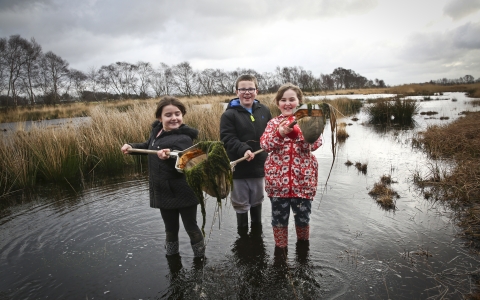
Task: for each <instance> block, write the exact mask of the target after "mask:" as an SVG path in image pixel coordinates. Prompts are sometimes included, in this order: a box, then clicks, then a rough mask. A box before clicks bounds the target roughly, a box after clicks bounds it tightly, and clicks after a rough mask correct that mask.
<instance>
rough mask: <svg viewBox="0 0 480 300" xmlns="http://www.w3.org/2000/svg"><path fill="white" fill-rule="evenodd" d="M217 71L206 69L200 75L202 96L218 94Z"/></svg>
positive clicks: (199, 81)
mask: <svg viewBox="0 0 480 300" xmlns="http://www.w3.org/2000/svg"><path fill="white" fill-rule="evenodd" d="M217 78H218V74H217V70H214V69H205V70H203V71H202V72H199V73H198V83H199V85H200V94H204V95H215V94H217V93H218V88H217Z"/></svg>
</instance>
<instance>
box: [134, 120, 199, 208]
mask: <svg viewBox="0 0 480 300" xmlns="http://www.w3.org/2000/svg"><path fill="white" fill-rule="evenodd" d="M162 128H163V125H162V123H161V122H159V121H155V122H154V123H153V124H152V132H151V134H150V138H149V139H148V140H147V141H146V142H145V143H131V144H130V145H131V146H132V147H133V148H137V149H149V150H161V149H167V148H168V149H171V150H179V151H182V150H184V149H186V148H188V147H190V146H192V145H193V139H195V138H196V137H197V135H198V130H196V129H194V128H191V127H188V126H187V125H185V124H182V125H181V126H180V127H179V128H178V129H175V130H171V131H163V132H162V133H161V134H160V136H158V137H157V134H158V132H159V131H160V130H161V129H162ZM175 162H176V160H175V159H173V158H171V159H167V160H161V159H160V158H158V156H157V155H154V154H148V172H149V191H150V207H153V208H162V209H176V208H182V207H188V206H192V205H197V204H199V201H198V199H197V197H196V196H195V193H194V192H193V190H192V189H191V188H190V186H189V185H188V184H187V181H186V179H185V175H184V174H183V173H180V172H178V171H177V170H176V169H175Z"/></svg>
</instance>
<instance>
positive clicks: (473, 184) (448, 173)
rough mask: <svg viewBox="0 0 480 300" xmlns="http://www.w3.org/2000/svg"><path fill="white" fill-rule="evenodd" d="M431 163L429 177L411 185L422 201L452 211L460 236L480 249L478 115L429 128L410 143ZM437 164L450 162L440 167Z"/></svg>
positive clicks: (479, 141) (479, 136)
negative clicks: (417, 189)
mask: <svg viewBox="0 0 480 300" xmlns="http://www.w3.org/2000/svg"><path fill="white" fill-rule="evenodd" d="M414 142H415V143H419V144H418V145H420V146H421V147H423V149H424V150H425V151H426V152H427V153H428V154H429V155H430V157H431V158H432V159H433V163H432V165H431V167H430V172H429V174H425V175H420V174H415V176H414V181H415V182H416V184H417V185H418V186H419V187H421V188H422V189H423V192H424V195H425V197H426V198H431V199H434V200H436V201H442V202H445V203H448V205H450V206H451V207H453V208H455V211H456V212H457V216H458V224H459V225H460V226H461V227H462V228H463V234H464V235H465V237H466V238H467V239H468V240H469V241H470V243H471V245H472V246H474V247H475V248H477V249H478V248H479V247H480V112H475V113H467V114H466V116H465V117H462V118H460V119H458V120H456V121H454V122H452V123H451V124H448V125H444V126H431V127H429V128H428V129H427V130H426V131H425V132H423V133H421V134H420V135H419V137H418V139H416V140H414ZM440 160H447V161H449V162H453V166H450V167H449V168H446V167H440V165H443V164H440V163H436V162H437V161H440Z"/></svg>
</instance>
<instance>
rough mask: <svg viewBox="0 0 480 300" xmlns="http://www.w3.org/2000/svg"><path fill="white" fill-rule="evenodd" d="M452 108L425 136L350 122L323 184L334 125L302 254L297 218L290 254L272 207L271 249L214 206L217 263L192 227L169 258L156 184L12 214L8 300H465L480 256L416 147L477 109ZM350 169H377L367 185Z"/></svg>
mask: <svg viewBox="0 0 480 300" xmlns="http://www.w3.org/2000/svg"><path fill="white" fill-rule="evenodd" d="M447 97H456V98H457V100H458V101H457V102H452V101H451V100H438V101H428V102H423V101H422V102H421V103H420V105H421V110H420V111H437V112H439V114H438V115H436V117H437V118H430V117H424V116H421V115H418V116H417V117H416V121H417V124H418V125H417V127H416V128H415V129H413V130H402V129H389V130H385V129H384V130H382V129H376V128H374V127H372V126H368V125H365V124H364V122H365V120H366V116H365V115H364V114H363V113H359V114H358V115H357V117H358V118H359V120H358V121H351V120H346V122H347V123H351V124H352V125H351V126H347V132H348V133H349V135H350V137H349V138H348V139H347V140H346V142H345V143H343V144H339V147H338V152H337V157H336V159H335V162H334V164H333V167H332V170H331V174H330V178H329V180H328V183H327V184H325V183H326V179H327V177H328V175H329V172H330V167H331V165H332V152H331V142H330V134H329V131H330V128H329V127H328V126H327V127H326V128H325V144H324V146H323V147H321V148H320V149H319V150H317V151H316V152H315V155H316V156H317V158H318V161H319V164H320V172H319V188H318V193H317V196H316V198H315V200H314V202H313V205H312V216H311V240H310V243H309V245H305V244H298V245H297V244H296V238H295V229H294V225H293V220H290V226H289V247H288V252H287V253H275V251H274V248H275V247H274V242H273V233H272V230H271V225H270V214H271V210H270V206H269V200H268V199H266V200H265V202H264V205H263V220H262V221H263V228H264V234H263V237H258V236H250V237H248V238H239V237H238V236H237V234H236V219H235V212H234V211H233V209H232V207H231V205H230V203H229V202H228V201H224V202H223V203H222V207H221V209H218V207H217V204H216V201H215V200H214V199H211V198H208V199H207V224H206V226H205V231H206V240H207V251H206V256H207V259H206V261H204V262H201V263H198V262H194V260H193V255H192V250H191V248H190V245H189V241H188V237H187V235H186V233H185V231H184V230H183V227H182V228H181V230H180V253H181V258H179V259H176V260H175V259H169V260H167V259H166V257H165V249H164V247H163V244H164V239H165V234H164V226H163V222H162V220H161V217H160V213H159V211H158V210H156V209H151V208H150V207H149V201H148V191H147V188H148V186H147V182H146V180H147V178H146V177H145V176H140V177H135V178H131V179H128V180H124V181H114V180H112V181H110V182H102V183H94V184H92V185H91V186H90V187H89V188H86V189H84V190H83V191H80V192H76V193H75V192H70V193H63V192H59V191H51V192H50V193H49V194H47V195H41V194H39V195H37V197H36V199H35V200H34V201H29V202H27V203H25V204H17V205H12V206H11V207H9V208H8V209H5V210H3V211H2V212H1V215H0V226H1V227H0V253H1V254H0V255H1V256H0V299H2V298H7V299H10V298H13V299H40V298H50V299H52V298H53V299H80V298H81V299H157V298H177V299H180V298H193V299H197V298H202V299H203V298H205V299H219V298H231V299H237V298H241V299H249V298H253V299H265V298H280V299H319V298H322V299H367V298H368V299H388V298H390V299H427V298H429V297H430V298H431V299H440V298H442V297H443V298H444V299H445V298H448V299H461V298H462V295H463V294H465V293H468V292H470V291H471V289H472V288H473V279H472V277H471V275H470V274H474V275H475V274H476V275H477V276H478V275H479V274H478V266H479V258H478V256H476V255H474V254H472V253H471V252H470V250H469V248H467V247H466V246H465V245H464V243H465V241H464V240H462V239H461V238H459V237H458V236H457V234H458V233H459V229H458V227H457V226H456V225H455V222H454V221H452V219H451V212H450V210H449V209H448V208H447V207H443V206H442V205H440V204H438V203H432V202H430V201H427V200H425V199H424V198H423V196H422V195H421V194H420V193H419V192H418V191H417V190H416V189H415V187H414V186H413V184H412V177H413V173H414V172H416V171H420V172H427V171H428V160H427V158H426V156H425V155H424V154H423V153H421V152H419V151H417V150H415V149H412V147H411V145H410V139H411V138H412V136H413V134H414V132H415V131H418V130H423V129H425V128H426V126H428V125H429V124H446V123H447V122H450V121H451V120H453V119H455V118H457V117H458V113H459V112H460V111H464V110H467V109H469V110H474V109H475V108H473V107H472V106H471V105H469V104H468V103H467V102H468V100H469V99H467V98H465V97H464V96H463V94H460V93H452V94H448V93H446V94H445V95H444V96H442V98H447ZM440 116H448V117H449V118H450V119H449V120H448V121H445V120H439V119H438V118H439V117H440ZM347 160H350V161H351V162H353V163H355V162H361V163H367V164H368V170H367V173H366V174H363V173H361V172H358V171H357V170H356V169H355V167H354V166H351V167H347V166H346V165H345V162H346V161H347ZM384 174H388V175H391V176H392V179H394V180H395V181H396V183H393V184H392V188H393V189H394V190H395V191H397V192H398V194H399V195H400V198H399V199H397V202H396V205H397V209H396V210H395V211H385V210H383V209H382V208H381V207H379V206H378V205H377V204H376V202H375V200H374V199H372V198H371V197H370V196H369V195H368V191H369V190H370V189H371V188H372V187H373V185H374V183H376V182H378V181H379V179H380V176H382V175H384ZM198 220H199V222H201V215H200V212H199V213H198ZM284 255H286V258H285V256H284ZM282 257H284V259H282Z"/></svg>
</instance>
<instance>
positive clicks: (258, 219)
mask: <svg viewBox="0 0 480 300" xmlns="http://www.w3.org/2000/svg"><path fill="white" fill-rule="evenodd" d="M250 217H251V219H252V224H251V226H252V232H251V235H252V236H253V237H261V236H262V234H263V231H262V204H261V203H260V205H257V206H255V207H251V208H250Z"/></svg>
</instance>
